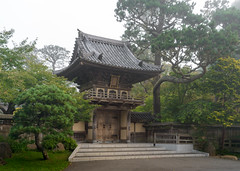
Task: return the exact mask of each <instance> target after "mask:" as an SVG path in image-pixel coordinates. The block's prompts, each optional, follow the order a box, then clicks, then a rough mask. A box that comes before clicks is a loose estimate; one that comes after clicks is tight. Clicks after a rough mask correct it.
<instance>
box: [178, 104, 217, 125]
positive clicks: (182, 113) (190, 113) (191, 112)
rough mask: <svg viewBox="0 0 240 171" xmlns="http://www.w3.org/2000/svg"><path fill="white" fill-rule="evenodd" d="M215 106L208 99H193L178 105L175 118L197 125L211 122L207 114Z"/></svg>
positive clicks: (214, 108)
mask: <svg viewBox="0 0 240 171" xmlns="http://www.w3.org/2000/svg"><path fill="white" fill-rule="evenodd" d="M216 108H217V106H215V104H214V103H213V102H212V101H210V100H204V99H198V100H194V101H192V102H190V103H187V104H184V105H181V106H180V109H179V112H178V117H177V120H178V121H180V122H181V123H194V124H197V125H202V124H211V120H210V119H209V114H210V113H211V112H213V111H214V110H216Z"/></svg>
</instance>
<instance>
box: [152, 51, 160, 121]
mask: <svg viewBox="0 0 240 171" xmlns="http://www.w3.org/2000/svg"><path fill="white" fill-rule="evenodd" d="M154 64H155V65H157V66H161V55H160V54H158V53H156V54H155V61H154ZM159 79H160V76H157V77H156V79H155V81H154V84H156V83H157V81H158V80H159ZM160 106H161V101H160V86H158V87H156V89H155V90H154V91H153V115H154V117H155V119H158V120H159V121H160V120H161V114H160V112H161V107H160Z"/></svg>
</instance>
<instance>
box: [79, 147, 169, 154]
mask: <svg viewBox="0 0 240 171" xmlns="http://www.w3.org/2000/svg"><path fill="white" fill-rule="evenodd" d="M165 149H166V148H164V147H147V148H146V147H128V148H124V147H116V148H114V147H111V148H104V147H103V148H81V152H82V153H83V152H109V151H110V152H119V151H156V150H158V151H159V150H165Z"/></svg>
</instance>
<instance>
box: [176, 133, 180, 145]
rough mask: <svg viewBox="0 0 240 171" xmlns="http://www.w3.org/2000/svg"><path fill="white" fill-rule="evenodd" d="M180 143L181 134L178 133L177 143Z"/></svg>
mask: <svg viewBox="0 0 240 171" xmlns="http://www.w3.org/2000/svg"><path fill="white" fill-rule="evenodd" d="M179 143H180V135H179V134H176V144H179Z"/></svg>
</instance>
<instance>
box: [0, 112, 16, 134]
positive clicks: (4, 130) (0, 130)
mask: <svg viewBox="0 0 240 171" xmlns="http://www.w3.org/2000/svg"><path fill="white" fill-rule="evenodd" d="M12 118H13V115H11V114H0V135H1V136H4V137H7V136H8V134H9V133H10V130H11V127H12Z"/></svg>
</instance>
